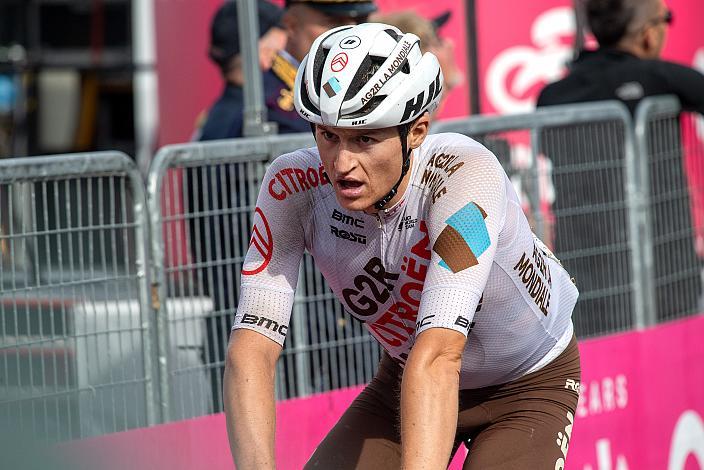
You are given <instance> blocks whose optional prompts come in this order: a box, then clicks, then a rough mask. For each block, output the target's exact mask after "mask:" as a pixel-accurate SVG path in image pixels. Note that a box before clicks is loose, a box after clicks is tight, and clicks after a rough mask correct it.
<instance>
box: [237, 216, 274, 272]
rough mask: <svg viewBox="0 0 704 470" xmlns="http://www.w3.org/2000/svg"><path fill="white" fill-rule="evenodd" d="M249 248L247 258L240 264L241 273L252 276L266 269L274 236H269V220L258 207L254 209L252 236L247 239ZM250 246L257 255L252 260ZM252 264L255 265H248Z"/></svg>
mask: <svg viewBox="0 0 704 470" xmlns="http://www.w3.org/2000/svg"><path fill="white" fill-rule="evenodd" d="M249 246H250V250H249V252H248V253H247V260H246V261H245V264H244V266H242V274H243V275H244V276H252V275H254V274H258V273H260V272H262V271H263V270H264V269H266V267H267V265H268V264H269V262H270V261H271V258H272V256H273V255H274V238H273V237H272V236H271V227H269V221H268V220H266V216H265V215H264V212H262V210H261V209H260V208H258V207H257V208H256V209H255V210H254V227H253V228H252V237H251V238H250V239H249ZM252 248H254V249H255V250H256V251H257V253H258V254H259V256H258V257H257V258H256V259H254V260H252V259H250V258H252V257H253V256H251V255H250V253H252ZM251 265H254V266H255V267H253V268H252V267H250V266H251Z"/></svg>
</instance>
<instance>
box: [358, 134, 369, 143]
mask: <svg viewBox="0 0 704 470" xmlns="http://www.w3.org/2000/svg"><path fill="white" fill-rule="evenodd" d="M359 141H360V142H362V143H363V144H368V143H370V142H371V141H372V138H371V137H369V136H368V135H361V136H359Z"/></svg>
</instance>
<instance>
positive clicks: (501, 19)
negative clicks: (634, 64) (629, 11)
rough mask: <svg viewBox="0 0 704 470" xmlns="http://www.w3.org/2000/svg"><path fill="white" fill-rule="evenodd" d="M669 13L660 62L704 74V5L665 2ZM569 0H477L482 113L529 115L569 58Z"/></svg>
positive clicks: (686, 0) (572, 23) (572, 29)
mask: <svg viewBox="0 0 704 470" xmlns="http://www.w3.org/2000/svg"><path fill="white" fill-rule="evenodd" d="M666 3H667V4H668V6H669V8H670V9H672V11H673V13H674V18H675V21H674V24H673V25H672V26H671V27H670V28H669V32H668V39H667V43H666V46H665V50H664V51H663V58H664V59H667V60H672V61H676V62H680V63H683V64H686V65H690V66H695V67H698V68H700V69H702V70H704V29H702V28H701V18H704V2H701V1H699V0H668V1H667V2H666ZM572 5H573V2H572V1H571V0H536V1H532V2H515V1H513V0H477V23H478V26H477V29H478V37H477V46H478V56H479V57H478V60H479V74H480V79H479V86H480V91H481V111H482V113H485V114H491V113H499V114H503V113H516V112H528V111H531V110H532V109H533V108H534V106H535V101H536V99H537V97H538V93H539V92H540V90H541V89H542V88H543V86H545V85H546V84H548V83H550V82H552V81H555V80H557V79H559V78H560V77H562V76H563V75H564V73H565V72H566V70H565V67H564V65H565V63H566V62H567V61H569V60H570V59H571V57H572V52H573V51H572V49H573V44H574V37H575V19H574V14H573V11H572Z"/></svg>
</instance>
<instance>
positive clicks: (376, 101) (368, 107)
mask: <svg viewBox="0 0 704 470" xmlns="http://www.w3.org/2000/svg"><path fill="white" fill-rule="evenodd" d="M384 98H386V96H379V95H377V96H375V97H373V98H372V99H370V100H369V102H368V103H367V104H365V105H364V106H362V107H361V108H360V109H359V110H357V111H355V112H353V113H349V114H345V115H344V116H340V117H342V118H345V119H356V118H358V117H362V116H366V115H367V114H369V113H371V112H372V111H374V110H375V109H376V107H377V106H379V105H380V104H381V102H382V101H384Z"/></svg>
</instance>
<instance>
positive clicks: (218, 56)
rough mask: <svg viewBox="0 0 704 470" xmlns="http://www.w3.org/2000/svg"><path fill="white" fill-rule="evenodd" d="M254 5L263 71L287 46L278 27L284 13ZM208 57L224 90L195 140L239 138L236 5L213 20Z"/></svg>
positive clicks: (240, 70)
mask: <svg viewBox="0 0 704 470" xmlns="http://www.w3.org/2000/svg"><path fill="white" fill-rule="evenodd" d="M257 5H258V15H259V35H260V39H259V65H260V67H261V68H262V70H269V69H270V68H271V66H272V64H273V62H274V57H275V56H276V53H277V52H278V51H279V50H281V49H283V48H284V46H285V45H286V33H285V32H284V30H283V28H282V27H281V25H280V21H281V17H282V15H283V11H282V10H281V8H279V7H277V6H276V5H274V4H272V3H269V2H268V1H266V0H260V1H258V2H257ZM208 55H209V56H210V58H211V59H212V60H213V62H215V64H216V65H217V66H218V67H219V68H220V71H221V73H222V77H223V80H224V82H225V90H224V91H223V93H222V95H221V96H220V97H219V98H218V100H217V101H216V102H215V104H214V105H213V106H212V108H211V109H210V111H209V112H208V115H207V118H206V121H205V123H204V124H203V126H202V128H201V130H200V135H199V136H198V140H214V139H226V138H233V137H241V136H242V126H243V123H244V119H243V110H244V90H243V88H242V87H243V85H244V70H243V67H242V55H241V54H240V36H239V26H238V17H237V3H236V2H227V3H225V4H224V5H223V6H222V7H220V9H219V10H218V11H217V13H216V14H215V16H214V17H213V22H212V24H211V26H210V50H209V51H208Z"/></svg>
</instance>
